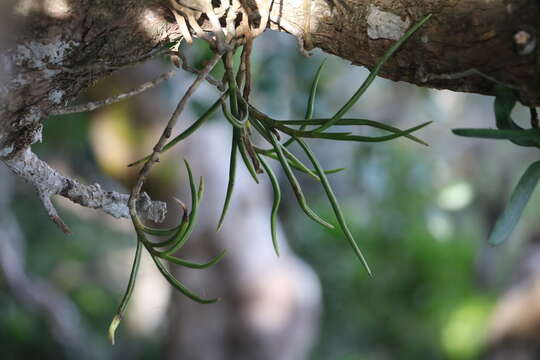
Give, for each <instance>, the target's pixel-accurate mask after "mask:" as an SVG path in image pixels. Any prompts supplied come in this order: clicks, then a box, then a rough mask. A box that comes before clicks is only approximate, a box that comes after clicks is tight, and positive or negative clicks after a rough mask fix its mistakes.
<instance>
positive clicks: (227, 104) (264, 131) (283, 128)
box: [109, 16, 430, 343]
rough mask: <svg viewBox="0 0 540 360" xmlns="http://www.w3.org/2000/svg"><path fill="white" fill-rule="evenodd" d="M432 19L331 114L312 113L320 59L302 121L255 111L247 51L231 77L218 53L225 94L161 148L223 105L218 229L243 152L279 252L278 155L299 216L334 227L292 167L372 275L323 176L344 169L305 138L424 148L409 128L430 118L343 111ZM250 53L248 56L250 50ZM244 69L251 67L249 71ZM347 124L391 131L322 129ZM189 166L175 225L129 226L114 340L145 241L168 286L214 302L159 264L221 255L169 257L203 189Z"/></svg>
mask: <svg viewBox="0 0 540 360" xmlns="http://www.w3.org/2000/svg"><path fill="white" fill-rule="evenodd" d="M429 18H430V16H427V17H425V18H424V19H423V20H422V21H420V22H419V23H418V24H416V25H414V26H413V27H412V28H411V29H410V30H408V31H407V32H406V33H405V34H404V35H403V36H402V37H401V38H400V39H399V40H398V41H397V42H396V43H394V44H393V45H392V46H391V47H390V48H389V49H388V50H387V51H386V52H385V54H384V55H383V57H382V58H381V60H380V61H379V63H378V64H377V65H376V66H375V68H374V69H373V70H372V71H371V73H370V75H369V76H368V77H367V78H366V80H365V81H364V82H363V83H362V85H361V86H360V87H359V89H358V90H357V91H356V92H355V93H354V94H353V95H352V97H351V98H350V99H349V100H348V101H347V102H346V103H345V104H344V105H343V106H342V107H341V108H340V109H339V110H338V111H337V112H336V113H335V114H334V115H333V116H332V117H328V118H320V119H314V118H313V112H314V107H315V102H316V93H317V87H318V84H319V80H320V76H321V73H322V70H323V68H324V62H323V63H322V64H321V66H320V67H319V69H318V71H317V73H316V75H315V77H314V80H313V82H312V86H311V90H310V93H309V98H308V101H307V109H306V114H305V116H304V118H303V119H301V120H295V119H293V120H277V119H273V118H271V117H270V116H268V115H266V114H265V113H264V112H262V111H260V110H259V109H257V108H256V107H255V106H254V105H253V104H251V103H250V102H249V91H250V86H251V84H250V80H249V79H250V75H249V73H248V72H246V66H245V65H246V62H245V59H246V56H244V53H243V55H242V59H243V60H242V61H243V63H242V64H241V65H240V67H239V70H238V71H237V73H236V74H235V73H234V70H233V69H234V64H233V53H232V52H229V53H226V54H225V55H224V56H223V57H222V60H223V63H224V67H225V73H224V75H223V80H222V82H223V83H224V84H226V91H225V92H224V93H223V94H221V96H220V97H219V99H217V100H216V101H215V102H214V104H213V105H212V106H211V107H210V108H209V109H208V110H207V111H206V112H205V113H204V114H203V115H202V116H201V117H200V118H199V119H197V120H196V121H195V122H194V123H193V124H192V125H191V126H190V127H188V129H186V130H185V131H184V132H182V133H181V134H180V135H178V136H177V137H175V138H174V139H173V140H171V141H170V142H168V143H167V144H166V145H165V146H164V148H163V151H167V150H168V149H170V148H172V147H173V146H174V145H176V144H177V143H178V142H180V141H181V140H183V139H185V138H187V137H188V136H190V135H191V134H193V133H194V132H195V131H196V130H197V129H199V128H200V126H201V125H203V124H204V123H205V122H206V121H207V120H208V119H210V118H211V117H212V115H213V114H214V113H215V112H216V111H217V110H218V108H221V110H222V114H223V116H224V117H225V119H226V120H227V121H228V122H229V123H230V125H231V127H232V129H233V131H232V139H231V143H232V146H231V154H230V164H229V182H228V186H227V191H226V195H225V202H224V206H223V210H222V213H221V216H220V220H219V223H218V230H219V228H220V227H221V226H222V224H223V221H224V219H225V216H226V213H227V209H228V208H229V204H230V201H231V199H232V193H233V190H234V184H235V176H236V168H237V154H238V153H240V157H241V159H242V162H243V164H244V165H245V166H246V168H247V169H248V170H249V173H250V174H251V176H252V177H253V179H254V181H255V182H257V183H259V175H261V174H263V173H265V174H266V175H267V176H268V178H269V180H270V183H271V184H272V188H273V190H274V201H273V205H272V210H271V213H270V227H271V232H272V241H273V244H274V248H275V251H276V254H278V256H279V246H278V240H277V236H276V233H277V231H276V218H277V212H278V209H279V205H280V201H281V190H280V185H279V183H278V180H277V177H276V175H275V174H274V172H273V170H272V167H271V166H270V165H269V164H268V163H267V159H272V160H276V161H277V162H278V163H279V164H280V165H281V168H282V170H283V171H284V173H285V175H286V178H287V180H288V182H289V183H290V185H291V187H292V189H293V192H294V195H295V197H296V200H297V202H298V204H299V206H300V207H301V209H302V210H303V211H304V213H305V214H306V215H307V216H308V217H309V218H311V219H312V220H313V221H315V222H317V223H319V224H320V225H322V226H324V227H326V228H329V229H332V228H334V226H333V225H331V224H330V223H329V222H328V221H326V220H325V219H323V218H322V217H321V216H319V215H318V214H317V213H316V212H315V211H313V210H312V209H311V208H310V206H309V205H308V203H307V200H306V197H305V196H304V192H303V190H302V187H301V185H300V183H299V181H298V179H297V177H296V175H295V173H294V172H293V169H295V170H297V171H300V172H303V173H306V174H308V175H310V176H311V177H313V178H314V179H316V180H317V181H319V182H320V183H321V185H322V187H323V189H324V191H325V193H326V196H327V198H328V200H329V202H330V204H331V206H332V209H333V212H334V215H335V216H336V219H337V222H338V226H339V228H340V229H341V231H342V233H343V234H344V236H345V238H346V239H347V241H348V243H349V244H350V246H351V247H352V248H353V250H354V252H355V254H356V256H357V257H358V259H359V260H360V261H361V263H362V264H363V266H364V267H365V269H366V271H367V272H368V274H370V275H371V270H370V269H369V265H368V263H367V261H366V259H365V258H364V255H363V254H362V252H361V250H360V248H359V246H358V245H357V243H356V241H355V240H354V237H353V235H352V232H351V231H350V230H349V227H348V225H347V222H346V220H345V216H344V215H343V212H342V210H341V207H340V205H339V202H338V201H337V199H336V196H335V195H334V191H333V189H332V187H331V185H330V182H329V181H328V178H327V174H332V173H335V172H338V171H341V170H343V169H333V170H325V169H323V167H322V166H321V164H320V162H319V161H318V159H317V157H316V156H315V154H314V153H313V151H312V150H311V148H310V147H309V145H308V144H307V142H306V141H305V139H323V140H333V141H353V142H368V143H373V142H383V141H389V140H393V139H397V138H399V137H405V138H408V139H410V140H412V141H415V142H417V143H420V144H422V145H427V144H426V143H425V142H423V141H422V140H420V139H418V138H417V137H415V136H413V135H412V133H413V132H415V131H417V130H419V129H421V128H423V127H425V126H427V125H428V124H429V122H427V123H424V124H421V125H418V126H415V127H413V128H410V129H407V130H401V129H398V128H395V127H392V126H389V125H386V124H383V123H379V122H376V121H373V120H367V119H355V118H345V117H344V116H345V115H346V114H347V112H348V111H349V110H350V109H351V108H352V107H353V106H354V105H355V104H356V102H357V101H358V100H359V99H360V97H361V96H362V95H363V94H364V93H365V91H366V90H367V89H368V88H369V86H370V85H371V84H372V82H373V80H374V79H375V78H376V76H377V74H378V72H379V71H380V69H381V68H382V66H383V65H384V64H385V63H386V61H387V60H388V59H389V58H390V57H391V56H392V55H393V54H394V53H395V52H396V51H397V50H398V49H399V48H400V47H401V45H402V44H403V43H404V42H405V41H407V39H409V38H410V37H411V36H412V35H413V34H414V33H415V32H416V31H417V30H418V29H419V28H420V27H421V26H423V25H424V24H425V22H426V21H428V20H429ZM244 50H245V48H244ZM247 56H249V54H248V55H247ZM247 71H249V69H248V70H247ZM242 88H243V91H242ZM351 125H354V126H367V127H372V128H376V129H379V130H383V131H386V132H388V133H389V134H387V135H383V136H359V135H354V134H352V133H351V132H327V131H326V130H327V129H330V128H331V127H341V126H351ZM292 126H299V128H294V127H292ZM310 126H313V127H314V128H312V129H309V127H310ZM255 135H257V138H256V139H259V140H261V141H263V142H266V144H267V146H268V145H269V148H263V147H261V146H257V145H255V144H254V138H255ZM284 135H286V136H289V137H290V138H289V139H288V140H287V141H285V142H282V141H281V139H282V136H284ZM293 143H297V144H298V145H299V146H300V148H301V149H302V150H303V152H304V153H305V155H306V156H307V158H308V159H309V161H310V162H311V166H312V167H310V166H308V165H306V164H304V163H303V162H302V161H301V160H300V159H299V158H298V157H297V156H296V155H294V154H293V153H292V152H291V151H290V150H289V146H290V145H291V144H293ZM149 158H150V157H149V156H148V157H146V158H143V159H141V160H139V161H137V162H135V163H133V164H131V165H137V164H140V163H143V162H146V161H148V159H149ZM186 167H187V170H188V175H189V182H190V187H191V197H192V204H191V212H190V213H189V214H187V209H186V207H185V206H184V205H183V204H182V203H181V202H180V204H181V206H182V207H183V208H184V216H183V217H182V219H181V221H180V224H179V225H178V226H177V227H175V228H172V229H156V228H151V227H147V226H145V225H144V224H143V223H142V222H141V221H140V220H139V219H137V218H136V219H134V225H135V229H136V232H137V237H138V243H137V250H136V254H135V260H134V263H133V266H132V272H131V276H130V280H129V283H128V287H127V290H126V292H125V295H124V297H123V299H122V302H121V304H120V307H119V309H118V312H117V315H116V316H115V317H114V319H113V321H112V323H111V326H110V328H109V336H110V338H111V341H112V342H113V343H114V333H115V330H116V328H117V327H118V325H119V323H120V320H121V318H122V316H123V314H124V312H125V310H126V308H127V305H128V303H129V300H130V297H131V294H132V291H133V288H134V286H135V281H136V278H137V272H138V267H139V263H140V259H141V254H142V248H143V246H144V248H145V249H146V250H147V251H148V253H149V254H150V255H151V257H152V259H153V260H154V262H155V264H156V266H157V267H158V269H159V271H160V272H161V273H162V275H163V276H164V277H165V278H166V279H167V281H169V283H170V284H171V285H172V286H174V287H175V288H176V289H178V290H179V291H180V292H182V293H183V294H184V295H186V296H188V297H189V298H191V299H193V300H194V301H197V302H200V303H212V302H215V301H216V300H217V299H205V298H202V297H200V296H198V295H196V294H194V293H193V292H191V291H190V290H189V289H187V288H186V287H185V286H184V285H183V284H182V283H181V282H180V281H178V279H176V278H175V277H174V276H173V275H172V274H171V273H170V272H169V271H168V270H167V269H166V267H165V266H164V265H163V263H162V260H165V261H168V262H170V263H173V264H176V265H180V266H184V267H189V268H195V269H203V268H207V267H209V266H211V265H213V264H215V263H217V262H218V261H219V260H220V259H221V258H222V257H223V255H224V253H221V254H219V255H218V256H216V257H215V258H214V259H212V260H211V261H210V262H208V263H206V264H195V263H191V262H188V261H186V260H183V259H180V258H178V257H175V256H174V255H173V254H175V253H176V252H177V251H178V250H180V249H181V248H182V246H183V245H184V244H185V243H186V241H187V240H188V239H189V236H190V234H191V232H192V229H193V226H194V224H195V221H196V218H197V209H198V206H199V202H200V200H201V197H202V193H203V181H202V178H201V180H200V184H199V187H198V188H197V187H196V186H195V182H194V179H193V175H192V173H191V169H190V167H189V164H188V163H187V161H186ZM147 235H152V236H160V237H168V239H166V240H164V241H161V242H151V241H150V240H149V239H148V237H147ZM162 248H167V250H160V249H162Z"/></svg>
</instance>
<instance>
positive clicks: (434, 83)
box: [0, 0, 540, 206]
mask: <svg viewBox="0 0 540 360" xmlns="http://www.w3.org/2000/svg"><path fill="white" fill-rule="evenodd" d="M251 3H253V1H252V2H251ZM252 5H253V4H252ZM2 7H3V9H1V10H2V12H1V13H2V15H1V16H2V18H3V19H1V20H2V21H0V24H2V25H0V26H2V27H3V29H0V30H2V31H1V33H2V34H3V37H2V39H0V40H2V42H1V43H0V46H1V54H0V80H1V83H0V159H2V160H3V161H7V160H10V159H13V158H16V157H20V156H21V152H24V151H25V150H26V149H27V148H28V147H29V146H31V145H32V144H33V143H35V142H37V141H40V140H41V129H42V125H43V122H44V120H45V119H46V118H47V116H48V114H50V113H58V112H61V109H62V108H65V107H66V106H67V105H68V104H71V103H73V102H74V101H75V99H76V98H77V97H78V95H80V93H81V92H82V91H83V90H85V89H87V88H88V87H90V86H91V85H92V84H93V83H95V82H96V81H97V80H98V79H100V78H103V77H104V76H107V75H109V74H111V73H112V72H114V71H116V70H118V69H121V68H125V67H127V66H130V65H133V64H138V63H140V62H142V61H144V60H146V59H148V58H150V57H151V56H152V55H153V54H154V53H155V52H156V51H157V50H158V49H160V48H162V46H163V45H164V44H166V43H167V42H170V41H174V40H176V39H178V38H179V30H178V27H177V25H176V24H175V22H174V17H173V16H172V15H171V13H170V11H169V10H168V9H167V8H166V7H165V6H164V2H162V1H159V0H111V1H107V2H97V1H90V0H69V1H68V0H49V1H43V0H35V1H26V0H14V1H8V2H3V3H2ZM304 9H305V8H304V3H303V1H302V0H289V1H278V0H276V1H274V2H273V4H272V8H271V14H270V22H269V27H270V28H271V29H276V30H280V31H285V32H288V33H290V34H292V35H294V36H296V37H298V38H300V39H304V40H308V39H309V40H310V41H306V45H310V43H313V45H314V46H315V47H318V48H321V49H323V50H324V51H327V52H329V53H332V54H335V55H337V56H340V57H342V58H345V59H349V60H351V61H352V62H353V63H354V64H358V65H366V66H368V67H371V66H373V65H374V64H375V63H376V62H377V61H378V59H379V58H380V56H381V55H382V53H383V52H384V50H385V49H387V48H388V46H389V45H390V44H391V43H392V42H393V41H395V39H397V38H399V36H400V35H401V34H402V33H403V32H404V31H405V30H406V29H407V28H408V27H409V26H410V25H411V24H413V23H415V22H417V21H418V20H420V19H421V18H423V17H424V16H425V15H427V14H428V13H432V14H433V15H434V16H433V18H432V19H431V20H430V22H429V23H428V24H426V26H425V27H424V28H423V29H421V30H420V31H419V32H418V33H417V34H416V35H415V37H414V38H413V39H411V40H410V41H409V42H408V43H407V44H405V46H404V47H403V48H402V49H401V50H400V51H399V53H398V54H397V55H396V56H395V57H394V58H393V59H391V60H390V62H389V63H388V64H387V65H386V66H385V67H384V69H383V71H382V73H381V74H382V76H385V77H388V78H390V79H393V80H403V81H408V82H412V83H415V84H418V85H420V86H426V87H436V88H446V89H452V90H457V91H467V92H475V93H481V94H490V93H491V92H492V88H493V83H492V82H491V81H490V80H486V79H485V78H484V77H481V76H478V75H477V74H478V72H482V73H484V74H486V75H487V76H488V77H490V78H492V79H495V80H497V81H500V82H503V83H505V84H508V85H510V86H513V87H515V88H516V89H518V90H519V92H520V95H521V100H522V102H523V103H525V104H529V105H539V104H540V72H539V71H538V68H539V64H540V55H539V54H540V52H539V51H538V47H539V45H538V35H539V34H540V22H538V18H540V5H539V3H538V1H533V0H521V1H501V0H499V1H489V2H484V1H476V0H467V1H454V0H445V1H437V2H434V1H427V0H425V1H412V0H400V1H390V0H385V1H365V0H339V1H338V0H315V1H311V16H310V21H309V29H310V34H304V33H303V31H304V29H306V27H305V20H306V16H305V15H306V12H305V11H304ZM10 35H11V36H10ZM302 41H303V40H302ZM11 168H12V170H14V171H16V172H17V171H18V169H15V168H13V167H11ZM19 170H20V169H19ZM19 172H20V171H19ZM26 178H27V180H28V177H26ZM45 178H49V177H45ZM33 185H34V186H36V188H37V189H38V191H39V189H40V188H43V187H46V186H48V184H36V183H33ZM155 205H156V206H160V204H155Z"/></svg>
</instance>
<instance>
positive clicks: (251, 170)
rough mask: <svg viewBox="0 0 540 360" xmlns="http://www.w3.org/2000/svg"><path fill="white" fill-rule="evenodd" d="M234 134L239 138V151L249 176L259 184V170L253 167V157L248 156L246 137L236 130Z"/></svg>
mask: <svg viewBox="0 0 540 360" xmlns="http://www.w3.org/2000/svg"><path fill="white" fill-rule="evenodd" d="M234 132H235V136H236V137H237V139H236V141H237V143H238V151H239V152H240V156H241V157H242V161H243V162H244V165H245V166H246V168H247V169H248V171H249V174H250V175H251V177H252V178H253V180H254V181H255V182H256V183H257V184H258V183H259V177H258V176H257V170H256V169H255V167H254V166H253V163H252V162H251V157H250V156H249V154H248V151H247V148H246V143H245V142H244V135H242V130H239V129H235V130H234ZM248 141H249V140H248Z"/></svg>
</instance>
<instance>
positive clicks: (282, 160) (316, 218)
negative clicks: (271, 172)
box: [268, 132, 334, 229]
mask: <svg viewBox="0 0 540 360" xmlns="http://www.w3.org/2000/svg"><path fill="white" fill-rule="evenodd" d="M268 135H269V137H270V140H271V141H272V145H273V146H274V149H275V150H276V154H277V156H278V158H279V161H280V163H281V167H282V168H283V171H284V172H285V175H286V176H287V179H288V180H289V183H290V184H291V187H292V189H293V192H294V195H295V196H296V199H297V200H298V204H299V205H300V208H302V210H303V211H304V213H305V214H306V215H307V216H308V217H310V218H311V219H312V220H313V221H315V222H317V223H319V224H321V225H322V226H324V227H327V228H329V229H333V228H334V226H333V225H332V224H330V223H329V222H327V221H325V220H323V219H322V218H321V217H320V216H319V215H317V214H316V213H315V212H314V211H313V210H311V208H310V207H309V206H308V205H307V202H306V198H305V196H304V193H303V191H302V188H301V187H300V184H299V183H298V179H296V176H294V173H293V172H292V170H291V167H290V166H289V163H288V162H287V159H286V158H285V155H283V148H282V146H283V145H281V144H280V143H279V141H277V139H276V137H275V135H274V134H272V133H271V132H268Z"/></svg>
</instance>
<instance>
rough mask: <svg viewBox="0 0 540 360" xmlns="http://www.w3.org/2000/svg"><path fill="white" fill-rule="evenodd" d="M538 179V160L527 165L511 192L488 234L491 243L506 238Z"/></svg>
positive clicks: (498, 242) (539, 164)
mask: <svg viewBox="0 0 540 360" xmlns="http://www.w3.org/2000/svg"><path fill="white" fill-rule="evenodd" d="M539 179H540V161H537V162H535V163H533V164H532V165H531V166H529V168H528V169H527V170H526V171H525V173H524V174H523V176H522V177H521V179H520V180H519V182H518V184H517V186H516V188H515V189H514V191H513V192H512V196H511V197H510V201H509V202H508V205H506V208H505V209H504V212H503V213H502V215H501V217H500V218H499V219H498V220H497V223H496V224H495V227H494V228H493V231H492V232H491V234H490V236H489V243H490V244H491V245H499V244H500V243H502V242H504V241H506V239H508V237H509V236H510V234H511V233H512V231H513V230H514V228H515V227H516V225H517V223H518V222H519V219H520V218H521V214H522V213H523V210H524V209H525V206H526V205H527V203H528V202H529V199H530V197H531V194H532V193H533V191H534V189H535V187H536V184H537V183H538V180H539Z"/></svg>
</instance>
